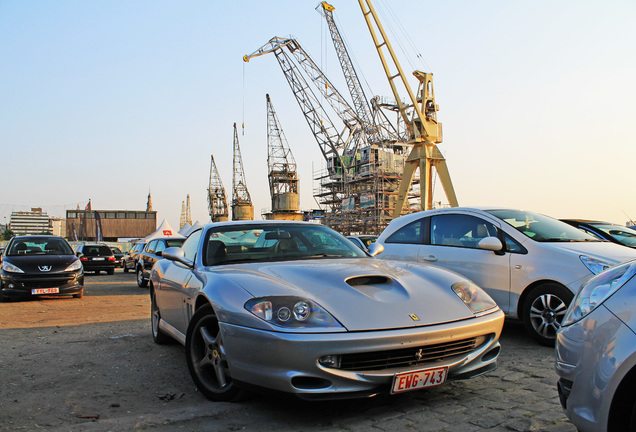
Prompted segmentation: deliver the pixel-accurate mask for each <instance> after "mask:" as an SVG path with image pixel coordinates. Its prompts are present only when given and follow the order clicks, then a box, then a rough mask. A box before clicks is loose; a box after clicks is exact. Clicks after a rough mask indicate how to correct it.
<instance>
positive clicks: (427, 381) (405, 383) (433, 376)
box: [391, 367, 448, 393]
mask: <svg viewBox="0 0 636 432" xmlns="http://www.w3.org/2000/svg"><path fill="white" fill-rule="evenodd" d="M446 375H448V368H447V367H440V368H432V369H422V370H419V371H415V372H407V373H400V374H396V375H395V376H394V377H393V388H392V389H391V393H401V392H405V391H409V390H417V389H421V388H425V387H433V386H438V385H440V384H444V383H445V382H446Z"/></svg>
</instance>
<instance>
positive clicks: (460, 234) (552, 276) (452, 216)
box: [377, 207, 636, 346]
mask: <svg viewBox="0 0 636 432" xmlns="http://www.w3.org/2000/svg"><path fill="white" fill-rule="evenodd" d="M377 243H379V244H381V245H383V246H384V252H382V253H381V254H380V255H378V258H383V259H389V260H408V261H416V262H422V263H430V264H434V265H436V266H439V267H443V268H446V269H449V270H453V271H456V272H457V273H459V274H461V275H463V276H465V277H467V278H468V279H470V280H472V281H473V282H475V283H476V284H477V285H479V286H480V287H482V288H483V289H484V290H485V291H486V292H487V293H488V294H489V295H490V296H491V297H492V298H493V299H494V300H495V301H496V302H497V304H498V305H499V307H501V309H503V311H504V312H505V313H506V315H507V316H509V317H511V318H520V319H521V320H522V321H523V323H524V325H525V327H526V329H527V330H528V332H529V334H530V335H532V337H534V338H535V339H536V340H537V341H538V342H540V343H542V344H544V345H552V346H553V345H554V339H555V337H556V331H557V330H558V328H559V325H560V323H561V320H562V319H563V316H564V315H565V311H566V309H567V306H568V305H569V304H570V301H571V300H572V298H573V297H574V293H576V292H577V291H578V290H579V288H580V286H581V285H582V284H583V283H584V282H585V281H586V280H587V279H589V278H590V277H592V276H593V275H595V274H598V273H600V272H601V271H602V270H604V269H606V268H608V267H610V266H613V265H615V264H618V263H621V262H624V261H627V260H630V259H634V258H636V250H634V249H629V248H626V247H623V246H619V245H617V244H614V243H610V242H605V241H602V240H600V239H598V238H596V237H592V236H590V235H588V234H586V233H584V232H582V231H580V230H578V229H577V228H574V227H572V226H570V225H568V224H566V223H564V222H561V221H559V220H556V219H553V218H551V217H549V216H545V215H541V214H538V213H534V212H529V211H525V210H515V209H506V208H461V207H460V208H444V209H437V210H430V211H425V212H418V213H412V214H409V215H406V216H402V217H399V218H396V219H394V220H392V221H391V223H389V225H388V226H387V227H386V229H385V230H384V231H383V232H382V234H380V236H379V237H378V240H377Z"/></svg>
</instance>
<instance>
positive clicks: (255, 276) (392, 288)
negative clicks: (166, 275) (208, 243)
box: [212, 258, 474, 331]
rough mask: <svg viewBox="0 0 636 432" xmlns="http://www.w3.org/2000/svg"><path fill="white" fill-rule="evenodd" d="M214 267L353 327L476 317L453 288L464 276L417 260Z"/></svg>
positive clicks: (262, 292) (247, 286)
mask: <svg viewBox="0 0 636 432" xmlns="http://www.w3.org/2000/svg"><path fill="white" fill-rule="evenodd" d="M212 271H213V272H214V273H215V274H216V275H217V276H220V277H222V278H223V279H225V277H224V276H227V279H225V280H226V282H230V281H231V282H230V283H233V284H236V285H238V286H240V287H241V288H243V289H244V290H245V291H247V292H249V293H250V294H251V295H252V296H254V297H267V296H276V295H292V296H299V297H303V298H308V299H310V300H313V301H315V302H316V303H318V304H320V305H321V306H322V307H323V308H325V309H326V310H327V311H328V312H329V313H331V315H332V316H333V317H334V318H336V319H337V320H338V321H339V322H340V323H341V324H342V325H343V326H344V327H345V328H346V329H347V330H349V331H356V330H376V329H394V328H405V327H417V326H426V325H431V324H440V323H445V322H452V321H458V320H463V319H468V318H473V317H474V315H473V313H472V312H471V311H470V309H469V308H468V307H467V306H466V305H465V304H464V302H463V301H461V300H460V299H459V297H458V296H457V295H456V294H455V293H454V292H453V291H452V290H451V285H452V284H453V283H455V282H458V281H464V280H466V279H465V278H463V277H461V276H459V275H457V274H455V273H452V272H450V271H447V270H443V269H440V268H437V267H433V266H426V265H423V264H418V263H408V262H397V261H385V260H376V259H372V258H359V259H316V260H300V261H285V262H278V263H277V262H274V263H271V262H269V263H254V264H237V265H228V266H219V267H216V268H213V270H212ZM412 315H414V316H415V317H417V318H416V319H415V318H413V317H412Z"/></svg>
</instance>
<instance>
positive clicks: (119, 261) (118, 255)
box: [110, 246, 124, 267]
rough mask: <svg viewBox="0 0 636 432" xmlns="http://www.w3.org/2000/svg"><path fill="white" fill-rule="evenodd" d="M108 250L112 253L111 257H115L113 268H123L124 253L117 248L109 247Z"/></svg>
mask: <svg viewBox="0 0 636 432" xmlns="http://www.w3.org/2000/svg"><path fill="white" fill-rule="evenodd" d="M110 250H112V251H113V255H115V266H116V267H123V265H124V253H123V252H122V251H121V249H119V248H118V247H117V246H111V247H110Z"/></svg>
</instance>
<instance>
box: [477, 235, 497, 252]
mask: <svg viewBox="0 0 636 432" xmlns="http://www.w3.org/2000/svg"><path fill="white" fill-rule="evenodd" d="M477 247H479V249H484V250H489V251H493V252H501V250H502V249H503V244H502V243H501V240H499V239H498V238H497V237H485V238H483V239H481V240H480V241H479V243H477Z"/></svg>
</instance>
